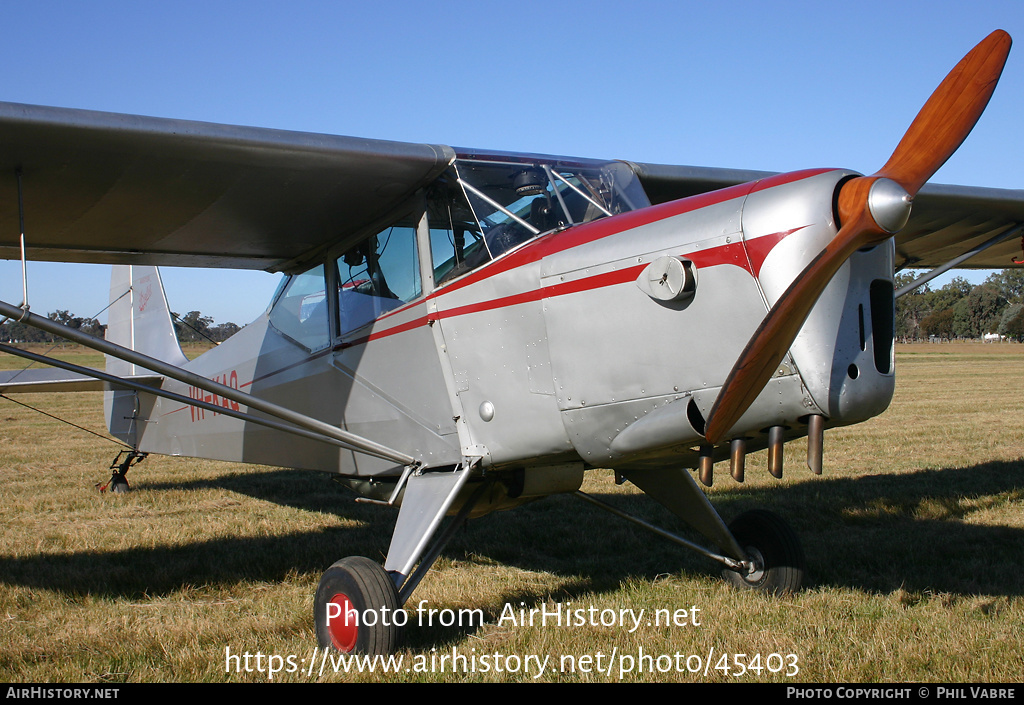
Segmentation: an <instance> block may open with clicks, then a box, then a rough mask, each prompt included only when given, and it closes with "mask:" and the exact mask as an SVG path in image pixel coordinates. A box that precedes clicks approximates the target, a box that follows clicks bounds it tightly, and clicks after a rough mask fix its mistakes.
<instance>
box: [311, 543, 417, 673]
mask: <svg viewBox="0 0 1024 705" xmlns="http://www.w3.org/2000/svg"><path fill="white" fill-rule="evenodd" d="M313 617H314V619H315V621H316V638H317V641H319V642H320V646H322V647H324V648H335V649H337V650H338V651H344V652H345V653H360V654H389V653H391V652H392V651H394V650H395V649H397V648H398V644H399V642H400V641H401V638H402V631H403V629H402V628H403V627H404V626H405V611H404V610H403V609H402V605H401V604H400V603H399V600H398V590H397V589H396V588H395V584H394V582H393V581H392V580H391V576H389V575H388V574H387V573H386V572H385V571H384V569H383V568H382V567H381V566H380V565H378V564H377V563H374V562H373V561H371V560H370V559H369V558H363V557H362V556H350V557H349V558H343V559H342V560H340V561H338V562H337V563H335V564H334V565H332V566H331V567H330V568H329V569H328V570H327V572H326V573H324V574H323V577H322V578H320V585H319V586H318V587H317V589H316V598H315V601H314V604H313Z"/></svg>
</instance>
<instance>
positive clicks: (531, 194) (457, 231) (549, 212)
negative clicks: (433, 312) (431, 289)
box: [428, 155, 650, 283]
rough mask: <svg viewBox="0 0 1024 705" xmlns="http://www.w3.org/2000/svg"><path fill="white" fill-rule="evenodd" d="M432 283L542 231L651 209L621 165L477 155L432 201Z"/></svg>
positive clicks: (458, 166)
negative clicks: (632, 211) (640, 209)
mask: <svg viewBox="0 0 1024 705" xmlns="http://www.w3.org/2000/svg"><path fill="white" fill-rule="evenodd" d="M428 200H429V206H428V208H429V220H430V230H431V244H432V250H433V260H434V281H435V282H437V283H441V282H443V281H449V280H450V279H453V278H455V277H457V276H459V275H461V274H464V273H465V272H467V271H469V270H471V269H474V268H476V267H478V266H479V265H481V264H483V263H484V262H487V261H489V260H491V259H493V258H495V257H497V256H499V255H501V254H503V253H505V252H507V251H509V250H511V249H513V248H515V247H517V246H519V245H521V244H522V243H524V242H526V241H528V240H530V239H532V238H534V237H537V236H538V235H541V234H543V233H546V232H549V231H551V230H554V229H557V228H566V227H571V226H573V225H579V224H581V223H589V222H590V221H592V220H597V219H599V218H604V217H606V216H610V215H615V214H617V213H623V212H625V211H630V210H636V209H638V208H644V207H646V206H648V205H650V201H648V199H647V195H646V194H645V193H644V191H643V188H642V187H641V186H640V182H639V180H638V179H637V178H636V175H635V174H634V173H633V170H632V169H630V168H629V167H628V166H626V165H625V164H623V163H621V162H600V161H584V162H580V161H568V160H562V159H557V158H554V157H548V158H545V157H531V156H527V155H524V156H521V157H518V156H517V157H509V156H508V155H494V156H491V155H473V156H472V157H466V158H462V159H457V160H456V162H455V165H454V167H453V169H452V170H450V171H449V173H447V174H446V175H445V176H443V177H442V178H441V179H439V180H438V182H437V184H435V187H434V189H433V190H432V192H431V194H430V196H429V198H428Z"/></svg>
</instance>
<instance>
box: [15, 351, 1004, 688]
mask: <svg viewBox="0 0 1024 705" xmlns="http://www.w3.org/2000/svg"><path fill="white" fill-rule="evenodd" d="M63 354H64V356H66V357H71V358H74V359H76V360H78V361H82V362H85V363H86V364H89V363H92V364H98V363H99V359H98V356H95V355H92V354H91V353H85V352H82V351H79V350H75V349H68V350H65V351H63ZM4 364H6V365H8V366H16V365H17V361H4ZM897 378H898V384H897V392H896V398H895V400H894V402H893V404H892V406H891V407H890V409H889V410H888V411H887V412H886V413H885V414H883V415H882V416H880V417H878V418H876V419H873V420H872V421H870V422H867V423H864V424H860V425H858V426H855V427H851V428H848V429H839V430H834V431H829V432H828V433H827V434H826V438H825V473H824V475H823V476H822V477H820V478H818V477H814V476H813V475H811V474H810V472H809V471H807V469H806V468H805V467H804V466H803V459H804V456H805V453H806V450H805V444H804V443H803V442H800V441H797V442H793V443H791V444H789V445H788V446H787V453H786V477H785V478H784V479H783V480H781V481H779V480H775V479H773V478H772V477H770V476H769V475H768V473H767V471H766V470H765V466H766V462H765V458H764V454H763V453H762V454H758V455H755V456H753V457H751V458H749V459H748V463H747V482H745V483H744V484H736V483H734V482H733V481H732V480H731V479H729V478H728V472H727V468H725V466H720V467H718V468H717V470H718V479H717V481H716V484H715V487H714V488H713V490H712V491H711V495H712V499H713V500H714V501H715V502H716V505H717V506H718V507H719V509H720V510H721V511H722V513H723V514H724V515H725V517H726V518H727V519H728V518H730V517H733V516H735V515H736V514H738V513H740V512H741V511H744V510H746V509H750V508H754V507H767V508H770V509H772V510H773V511H775V512H777V513H779V514H782V515H783V516H785V517H786V518H787V520H788V521H789V522H790V523H791V524H792V525H793V527H794V528H795V529H796V531H797V532H798V534H799V535H800V537H801V539H802V540H803V542H804V548H805V551H806V553H807V559H808V564H809V576H808V580H807V583H808V584H807V587H806V589H805V590H804V591H803V592H801V593H800V594H798V595H796V596H793V597H790V598H786V599H766V598H763V597H761V596H758V595H754V594H750V593H742V592H738V591H736V590H733V589H731V588H729V587H728V586H726V584H725V583H724V582H723V581H722V580H721V579H720V578H719V577H718V575H717V570H716V568H715V566H714V564H712V563H711V562H710V561H708V560H706V559H704V558H701V557H699V556H696V555H694V554H691V553H688V552H686V551H684V550H683V549H680V548H678V547H676V546H674V545H672V544H669V543H668V542H666V541H664V540H662V539H659V538H657V537H655V536H653V535H650V534H647V533H646V532H643V531H642V530H640V529H637V528H635V527H633V526H632V525H630V524H627V523H625V522H622V521H621V520H619V519H617V518H615V517H612V516H610V515H607V514H605V513H602V512H600V511H599V510H597V509H594V508H591V507H590V506H589V505H586V504H584V503H583V502H580V501H579V500H577V499H574V498H572V497H569V496H560V497H554V498H549V499H546V500H543V501H540V502H536V503H533V504H531V505H528V506H526V507H522V508H520V509H518V510H515V511H512V512H502V513H498V514H494V515H490V516H487V517H483V518H481V519H478V520H475V521H472V522H470V524H469V525H468V526H467V527H466V528H465V529H464V530H463V531H462V532H461V533H460V534H459V535H458V536H457V537H456V539H455V540H454V541H453V542H452V543H451V544H450V545H449V547H448V549H447V550H446V551H445V553H444V554H443V555H442V557H441V558H440V559H439V561H438V563H437V564H436V566H435V569H434V570H433V571H432V572H431V573H430V574H429V575H428V577H427V578H426V579H425V580H424V582H423V584H422V585H421V586H420V588H419V589H418V591H417V593H416V594H415V595H414V596H413V600H412V603H411V605H410V606H411V607H412V608H413V610H415V606H416V604H417V603H418V602H419V601H420V600H426V601H427V602H426V606H427V607H429V608H433V609H436V610H452V611H454V610H460V609H476V610H479V611H480V614H482V615H483V616H484V623H483V624H473V625H471V626H469V625H465V626H462V627H458V626H443V625H439V624H435V625H433V626H428V625H426V624H424V625H421V626H415V625H417V622H418V619H419V615H418V614H417V613H416V612H415V611H411V612H410V613H409V621H410V624H412V625H414V626H413V628H411V629H409V630H408V631H407V639H406V648H405V649H404V650H403V651H402V652H400V654H399V656H401V657H402V659H403V662H402V663H403V665H402V667H401V670H400V671H399V672H398V673H389V674H384V673H381V672H380V671H378V672H376V673H372V674H370V673H363V674H357V673H330V669H329V668H328V669H327V670H326V671H325V672H324V674H323V675H320V674H319V664H320V661H319V660H317V661H316V662H315V665H314V670H313V673H312V674H310V673H309V670H308V669H309V668H310V660H311V659H312V658H313V657H314V654H313V647H314V645H315V643H316V640H315V637H314V634H313V620H312V597H313V593H314V591H315V589H316V585H317V582H318V580H319V578H320V574H321V573H322V572H323V571H324V570H325V569H326V568H327V567H328V566H329V565H330V564H331V563H332V562H334V561H335V560H337V559H339V558H341V557H344V556H348V555H365V556H369V557H371V558H375V559H378V560H382V559H383V555H384V553H385V552H386V551H387V547H388V542H389V540H390V533H391V529H392V526H393V522H394V517H395V514H394V512H393V511H392V510H389V509H382V508H377V507H368V506H366V505H360V504H356V503H354V502H353V501H352V498H351V495H349V494H347V493H346V492H345V490H343V489H342V488H340V487H339V486H337V485H336V484H335V483H332V482H330V481H328V480H327V479H326V478H325V476H323V475H319V474H316V473H307V472H296V471H289V470H282V469H278V468H264V467H252V466H241V465H227V464H222V463H214V462H206V461H196V460H189V459H180V458H166V457H155V456H154V457H150V458H148V459H146V460H145V461H144V462H143V463H142V464H141V465H139V466H138V467H137V468H136V469H133V470H132V472H131V473H130V475H129V479H130V480H131V481H132V482H133V485H134V488H135V489H134V491H133V492H131V493H129V494H127V495H111V494H100V493H98V492H97V490H96V484H97V483H104V482H106V480H107V479H108V478H109V471H108V470H107V467H108V465H109V463H110V461H111V459H112V458H113V457H114V455H115V454H116V452H117V450H118V449H117V447H116V446H114V445H113V444H111V443H107V442H104V441H101V440H100V439H98V438H96V437H95V436H91V435H88V434H85V433H83V432H81V431H78V430H76V429H73V428H71V427H68V426H65V425H62V424H58V423H56V422H54V421H52V420H50V419H47V418H45V417H42V416H40V415H39V414H36V413H35V412H32V411H29V410H27V409H24V408H22V407H20V406H17V405H16V404H14V403H12V402H11V401H9V400H6V399H0V419H2V425H0V439H2V440H0V447H2V458H0V482H2V497H3V506H4V522H3V526H2V529H0V531H2V541H0V681H6V682H18V681H44V682H53V681H92V682H120V681H256V682H260V681H266V680H267V679H268V675H267V673H266V669H265V668H264V670H263V672H258V671H256V670H255V668H256V666H257V665H258V664H257V660H256V659H255V654H257V653H259V654H261V655H262V656H263V659H262V661H261V663H262V665H263V666H264V667H265V666H267V665H269V664H270V663H271V661H270V660H269V658H268V657H269V656H270V655H276V656H279V657H281V659H282V661H281V662H279V665H281V666H283V667H284V668H285V669H286V670H289V666H290V665H294V666H295V667H296V668H291V669H290V670H293V671H296V669H297V672H292V673H287V672H279V673H277V674H275V676H274V680H275V681H278V680H282V681H299V682H308V681H371V680H394V681H407V680H415V681H421V680H427V681H431V680H436V681H462V680H466V681H473V680H483V681H503V680H504V681H525V680H532V679H533V676H536V675H538V672H537V667H536V666H537V664H538V661H536V660H533V661H528V660H527V657H528V656H530V657H535V658H536V659H539V660H540V661H541V662H543V659H544V658H545V657H547V658H548V660H547V662H546V665H545V668H544V670H543V672H542V673H540V677H539V678H538V679H537V680H541V681H551V680H565V681H614V680H619V679H620V677H621V679H622V680H627V681H645V680H649V681H675V682H696V681H741V682H750V681H769V680H770V681H787V682H790V681H800V682H803V681H819V682H820V681H830V682H832V681H853V682H866V681H933V682H942V681H952V682H962V681H1003V682H1005V681H1020V680H1021V677H1022V674H1024V597H1022V588H1021V585H1022V581H1021V579H1020V568H1019V566H1020V560H1021V556H1022V552H1024V461H1022V458H1024V394H1022V392H1021V388H1022V386H1024V385H1022V380H1024V346H1020V345H980V344H979V345H966V344H965V345H916V346H901V347H899V348H898V351H897ZM16 399H18V400H19V401H25V402H27V403H29V404H32V405H34V406H39V407H41V408H43V409H45V410H46V411H48V412H50V413H54V414H56V415H59V416H62V417H65V418H69V419H71V420H73V421H75V422H76V423H79V424H82V425H85V426H88V427H90V428H93V429H99V430H101V429H102V412H101V406H102V405H101V400H100V397H99V395H96V394H62V395H49V396H44V395H22V396H18V397H16ZM630 487H631V486H629V485H625V486H621V487H617V486H615V485H614V483H613V482H612V478H611V474H610V473H608V472H603V471H596V472H593V473H589V474H588V479H587V481H586V483H585V486H584V490H586V491H588V492H591V493H594V494H596V495H597V496H599V497H600V498H602V499H604V500H606V501H609V502H613V503H615V504H617V505H618V506H621V507H623V508H625V509H626V510H627V511H631V512H633V513H636V514H639V515H642V516H644V517H647V518H649V519H650V520H652V521H654V522H657V523H660V524H663V525H665V526H667V527H669V528H673V529H677V530H679V529H680V527H679V525H678V523H677V522H676V521H675V520H674V519H673V518H672V517H671V516H669V515H668V514H667V513H666V512H664V511H663V510H661V509H660V508H659V507H657V506H655V505H654V504H653V503H650V502H649V501H647V500H646V499H645V498H644V497H643V496H642V495H641V494H639V493H638V492H637V491H635V490H632V489H630ZM559 603H560V604H561V605H562V606H563V607H565V606H566V603H572V605H571V608H573V609H584V610H589V609H590V608H591V607H593V608H594V614H601V611H602V610H615V611H616V613H617V611H618V610H620V609H631V610H633V613H634V614H636V613H638V612H639V610H641V609H643V610H645V612H644V615H645V616H644V618H643V620H642V621H641V624H640V626H639V627H637V628H636V629H634V630H633V631H630V627H631V626H632V624H630V626H629V627H622V626H619V625H616V626H610V627H606V626H601V625H599V624H598V625H595V626H590V625H587V626H583V627H574V628H564V627H557V626H553V625H552V624H550V623H549V624H548V625H547V626H536V625H535V626H532V627H531V626H524V625H521V624H512V623H511V622H510V621H509V620H507V619H506V620H504V621H502V620H501V617H502V615H503V613H504V614H506V615H507V612H505V611H506V610H507V609H509V607H507V606H511V608H515V609H516V610H518V609H519V608H520V607H522V608H524V609H530V608H541V607H543V606H547V609H548V610H553V609H555V608H556V606H557V605H558V604H559ZM694 606H695V607H697V608H698V609H699V612H696V613H695V612H693V611H692V610H691V609H690V608H692V607H694ZM684 609H685V610H687V612H685V613H683V614H684V615H685V616H686V618H685V619H684V620H683V621H685V622H686V623H685V624H679V625H672V626H655V625H653V624H648V623H647V622H648V617H650V616H651V615H653V614H654V611H655V610H673V611H674V610H684ZM452 614H455V613H454V612H449V613H447V615H449V616H451V615H452ZM463 614H465V613H463ZM517 614H518V612H517ZM606 614H610V613H606ZM695 615H696V617H697V619H696V620H694V619H693V617H694V616H695ZM440 616H441V613H437V614H436V615H435V617H440ZM693 621H699V622H700V624H699V625H694V624H692V623H691V622H693ZM226 649H230V653H231V654H238V655H241V654H244V653H245V652H248V653H249V654H251V655H252V658H251V660H250V662H249V666H250V667H251V668H252V669H253V670H252V671H251V672H246V671H245V665H246V664H245V662H244V661H243V660H241V659H239V660H238V661H236V662H229V661H227V660H226ZM453 653H458V654H460V655H462V656H465V657H467V660H466V662H465V668H460V670H459V672H458V673H452V672H451V670H452V661H451V660H450V659H451V656H452V654H453ZM495 654H500V655H501V656H500V658H498V657H495V656H494V655H495ZM736 654H743V655H744V656H742V657H737V656H735V655H736ZM772 654H776V656H771V655H772ZM641 655H646V656H648V657H649V658H647V659H646V660H645V659H643V658H640V657H641ZM677 655H679V657H678V658H677ZM709 655H710V656H711V658H710V659H709V658H708V656H709ZM790 655H792V656H790ZM288 656H292V657H293V660H292V661H291V662H288V661H285V660H284V659H287V657H288ZM484 656H488V657H489V658H488V659H484V658H483V657H484ZM587 656H589V657H591V659H592V660H590V661H588V660H587V659H586V658H585V657H587ZM723 656H725V657H726V658H727V659H728V662H729V670H728V671H726V670H725V669H724V668H721V666H723V661H722V657H723ZM442 657H446V658H447V659H448V661H446V662H445V663H442ZM626 657H632V658H633V662H632V671H630V672H625V673H621V674H620V670H623V671H625V670H627V668H628V667H629V666H630V665H631V664H630V661H629V658H626ZM317 658H318V659H319V656H317ZM473 658H475V659H476V661H475V665H476V669H475V671H476V672H470V673H467V672H465V671H466V670H469V669H471V668H472V665H473V663H474V662H473V661H471V660H470V659H473ZM695 659H696V660H695ZM485 661H486V663H487V664H488V665H487V670H486V672H485V671H484V668H485V666H484V663H485ZM709 662H710V664H709ZM454 663H455V665H456V666H461V664H462V662H461V661H458V660H456V661H455V662H454ZM737 664H743V665H744V666H748V667H749V668H748V670H747V671H746V673H744V674H743V675H738V673H739V671H740V668H739V666H738V665H737ZM229 665H230V666H233V667H232V668H230V672H228V670H229V668H228V666H229ZM442 665H443V666H445V668H444V672H441V667H442ZM609 665H611V670H610V671H608V670H606V669H608V667H609ZM378 666H379V664H378ZM417 666H419V669H418V670H417ZM640 668H643V669H644V671H645V672H643V673H638V672H637V670H638V669H640ZM705 668H706V671H705ZM498 669H501V670H500V672H499V671H498ZM598 669H600V672H599V670H598ZM239 670H241V672H237V671H239ZM793 671H796V672H795V674H794V673H793Z"/></svg>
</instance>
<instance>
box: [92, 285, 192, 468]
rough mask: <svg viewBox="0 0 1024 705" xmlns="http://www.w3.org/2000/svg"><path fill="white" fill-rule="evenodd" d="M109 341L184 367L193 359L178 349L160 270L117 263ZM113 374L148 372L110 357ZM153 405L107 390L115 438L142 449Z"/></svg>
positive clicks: (109, 419)
mask: <svg viewBox="0 0 1024 705" xmlns="http://www.w3.org/2000/svg"><path fill="white" fill-rule="evenodd" d="M106 338H107V340H109V341H110V342H112V343H117V344H118V345H122V346H124V347H126V348H131V349H132V350H135V351H136V352H140V353H142V354H144V355H148V356H150V357H155V358H156V359H158V360H162V361H164V362H167V363H169V364H172V365H178V366H182V365H184V364H185V363H186V362H188V358H187V357H185V354H184V353H183V352H182V351H181V346H180V345H178V338H177V336H176V335H175V333H174V323H173V322H172V321H171V309H170V308H169V307H168V305H167V297H166V295H164V285H163V282H162V281H161V279H160V272H159V270H157V268H156V267H139V266H134V265H115V266H114V267H113V271H112V272H111V273H110V308H109V309H108V311H107V333H106ZM107 372H109V373H110V374H114V375H121V376H127V375H139V374H147V373H149V370H145V369H142V368H140V367H138V366H137V365H133V364H132V363H130V362H125V361H124V360H120V359H118V358H116V357H111V356H110V355H107ZM142 397H143V399H145V398H147V397H148V400H149V402H150V403H142V401H143V400H140V397H139V394H138V393H136V392H133V391H127V390H123V389H121V390H118V389H107V391H106V392H104V394H103V411H104V415H105V416H106V419H107V428H108V429H110V433H111V435H113V436H115V437H116V438H120V439H121V440H123V441H124V442H125V443H130V444H131V445H132V446H135V447H136V448H138V440H139V431H140V428H139V424H140V422H145V421H146V419H147V418H148V415H149V414H148V412H149V410H150V408H151V402H152V400H153V397H151V396H150V395H142Z"/></svg>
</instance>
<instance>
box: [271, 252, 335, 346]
mask: <svg viewBox="0 0 1024 705" xmlns="http://www.w3.org/2000/svg"><path fill="white" fill-rule="evenodd" d="M270 322H271V323H272V324H273V326H274V327H275V328H277V329H278V330H279V331H281V332H282V333H284V334H285V335H287V336H288V337H289V338H291V339H292V340H294V341H295V342H297V343H299V344H301V345H303V346H305V347H307V348H309V349H310V350H316V349H318V348H322V347H324V346H325V345H328V344H329V343H330V342H331V335H330V326H329V315H328V312H327V295H326V287H325V286H324V266H323V265H322V264H321V265H318V266H316V267H314V268H313V269H309V270H306V271H305V272H303V273H302V274H297V275H295V276H294V277H292V278H291V279H289V280H288V282H287V283H286V284H285V285H284V291H283V292H281V296H280V297H278V299H277V301H276V302H275V303H274V307H273V308H272V309H271V310H270Z"/></svg>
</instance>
